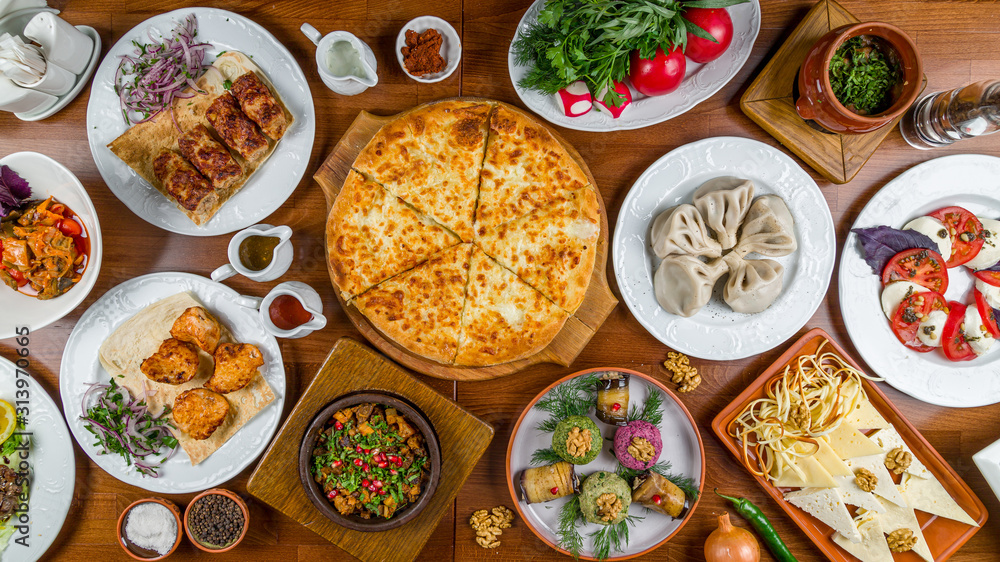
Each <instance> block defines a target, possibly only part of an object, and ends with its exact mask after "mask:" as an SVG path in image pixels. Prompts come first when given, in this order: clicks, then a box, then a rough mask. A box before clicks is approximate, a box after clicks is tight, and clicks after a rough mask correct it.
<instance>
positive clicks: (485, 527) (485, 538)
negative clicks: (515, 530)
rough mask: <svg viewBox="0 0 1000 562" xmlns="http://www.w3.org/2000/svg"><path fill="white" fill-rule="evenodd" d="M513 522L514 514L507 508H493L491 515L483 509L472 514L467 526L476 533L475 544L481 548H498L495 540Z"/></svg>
mask: <svg viewBox="0 0 1000 562" xmlns="http://www.w3.org/2000/svg"><path fill="white" fill-rule="evenodd" d="M513 521H514V512H512V511H511V510H510V509H509V508H508V507H507V506H504V505H501V506H497V507H494V508H493V510H492V514H491V513H490V512H487V511H486V510H485V509H480V510H478V511H475V512H473V514H472V517H470V518H469V525H470V526H472V529H473V530H474V531H475V532H476V543H478V544H479V546H481V547H483V548H496V547H498V546H500V541H499V540H498V539H497V537H499V536H500V535H501V534H503V529H509V528H510V524H511V522H513Z"/></svg>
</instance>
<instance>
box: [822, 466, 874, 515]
mask: <svg viewBox="0 0 1000 562" xmlns="http://www.w3.org/2000/svg"><path fill="white" fill-rule="evenodd" d="M834 479H835V480H836V481H837V484H838V486H837V489H838V490H840V497H842V498H844V503H846V504H849V505H855V506H858V507H861V508H864V509H867V510H869V511H882V502H880V501H878V498H877V497H875V494H873V493H871V492H866V491H864V490H862V489H861V488H859V487H858V483H857V482H856V481H855V480H854V474H851V475H850V476H834Z"/></svg>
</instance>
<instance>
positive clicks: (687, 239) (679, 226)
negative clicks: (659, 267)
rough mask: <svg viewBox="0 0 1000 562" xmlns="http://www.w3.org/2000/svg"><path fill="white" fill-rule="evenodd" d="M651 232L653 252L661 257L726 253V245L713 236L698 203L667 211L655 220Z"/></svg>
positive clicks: (711, 255) (714, 256) (715, 256)
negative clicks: (722, 244)
mask: <svg viewBox="0 0 1000 562" xmlns="http://www.w3.org/2000/svg"><path fill="white" fill-rule="evenodd" d="M650 234H651V236H650V243H651V244H652V246H653V252H655V253H656V256H657V257H660V258H665V257H667V256H669V255H671V254H691V255H695V256H706V257H709V258H717V257H719V256H721V255H722V246H720V245H719V243H718V242H716V241H715V239H714V238H712V235H711V234H710V233H709V231H708V228H707V227H706V226H705V221H704V220H703V219H702V216H701V213H699V212H698V209H696V208H695V207H694V205H688V204H687V203H685V204H683V205H678V206H676V207H673V208H670V209H667V210H666V211H663V212H662V213H660V214H659V215H658V216H657V217H656V218H655V219H654V220H653V227H652V230H651V232H650Z"/></svg>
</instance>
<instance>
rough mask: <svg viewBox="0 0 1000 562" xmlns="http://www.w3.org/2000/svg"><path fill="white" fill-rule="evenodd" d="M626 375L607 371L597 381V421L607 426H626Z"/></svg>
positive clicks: (627, 377) (627, 376) (627, 375)
mask: <svg viewBox="0 0 1000 562" xmlns="http://www.w3.org/2000/svg"><path fill="white" fill-rule="evenodd" d="M628 379H629V374H628V373H619V372H616V371H608V372H607V373H604V374H602V375H601V378H600V379H599V380H598V381H597V411H596V412H595V414H597V419H599V420H601V421H602V422H604V423H606V424H609V425H626V424H628Z"/></svg>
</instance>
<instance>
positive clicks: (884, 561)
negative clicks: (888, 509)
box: [833, 512, 892, 562]
mask: <svg viewBox="0 0 1000 562" xmlns="http://www.w3.org/2000/svg"><path fill="white" fill-rule="evenodd" d="M856 522H857V526H858V533H860V534H861V542H860V543H854V542H851V541H850V539H848V538H847V537H845V536H844V535H842V534H840V533H834V535H833V542H835V543H837V545H838V546H839V547H840V548H843V549H844V550H846V551H847V552H849V553H850V554H851V555H853V556H854V557H855V558H857V559H858V560H860V561H861V562H892V551H891V550H889V543H888V542H887V541H886V540H885V534H884V532H883V530H882V524H881V523H879V520H878V517H876V514H875V513H873V512H869V513H867V514H865V515H862V516H861V517H859V518H858V519H857V520H856Z"/></svg>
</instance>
